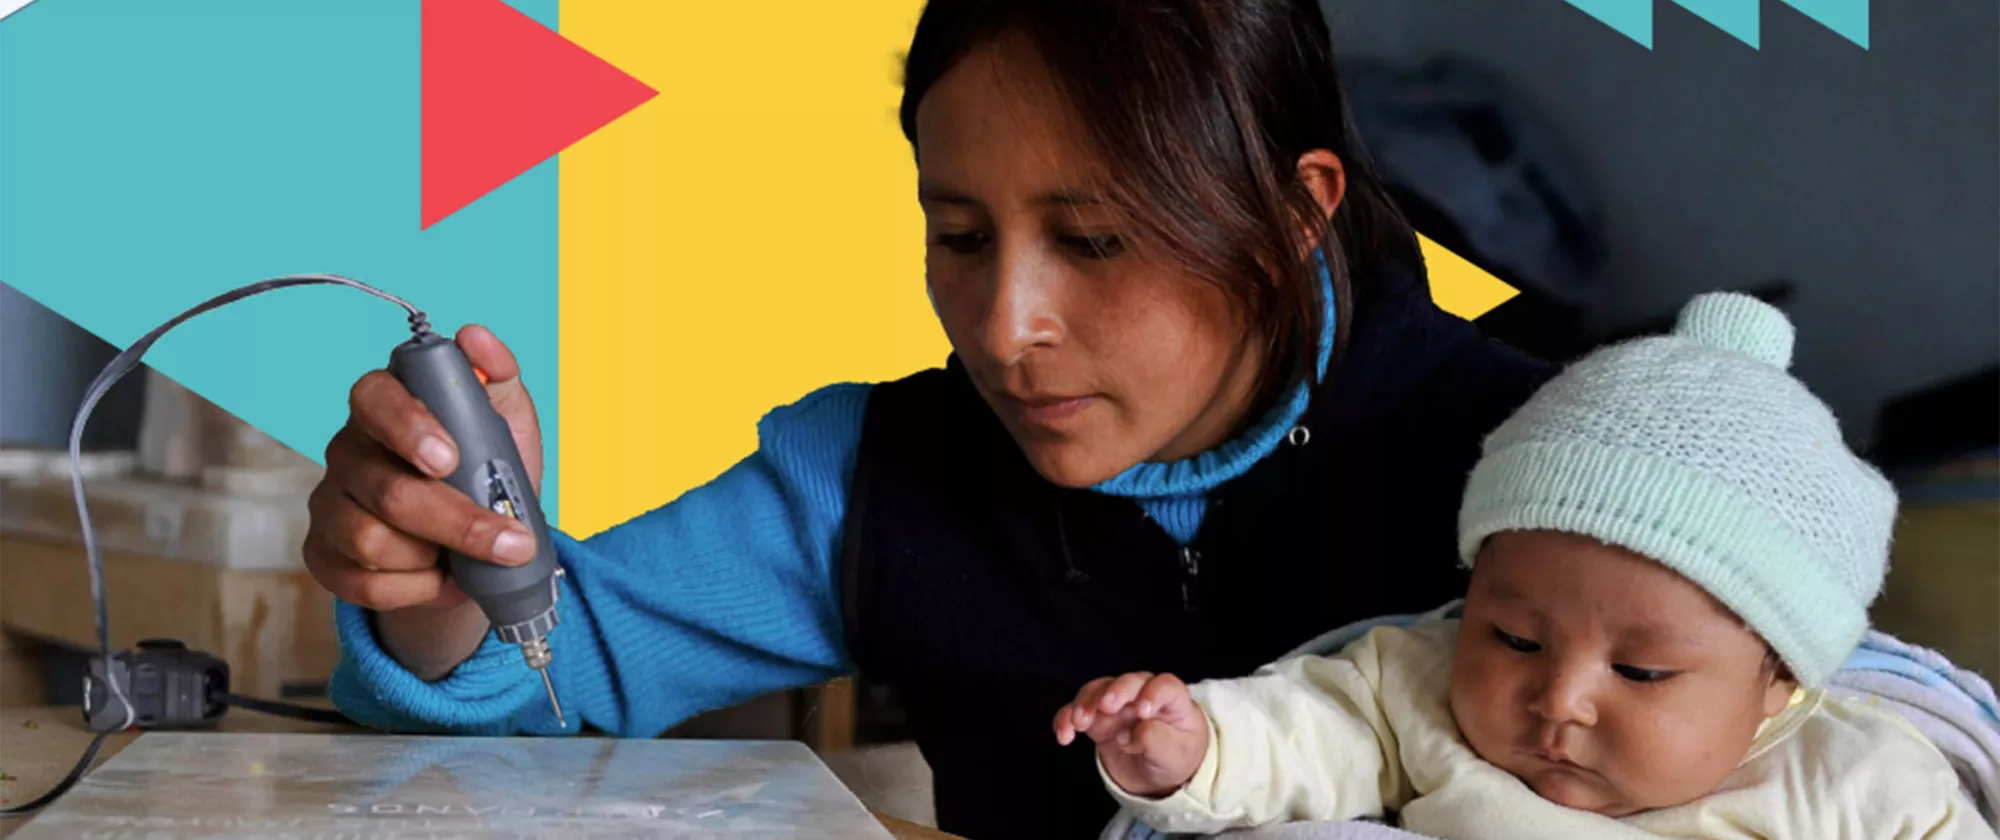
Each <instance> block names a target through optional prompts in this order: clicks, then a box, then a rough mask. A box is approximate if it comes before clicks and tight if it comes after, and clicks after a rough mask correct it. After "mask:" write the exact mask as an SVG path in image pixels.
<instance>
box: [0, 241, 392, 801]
mask: <svg viewBox="0 0 2000 840" xmlns="http://www.w3.org/2000/svg"><path fill="white" fill-rule="evenodd" d="M318 284H330V285H338V286H347V287H349V288H352V289H358V290H360V291H363V292H367V293H368V294H371V295H374V296H376V297H378V298H381V299H383V300H386V301H389V302H390V303H394V304H396V305H398V306H401V307H403V309H404V310H406V311H407V312H409V315H410V331H411V332H413V333H415V334H416V335H417V336H418V337H423V336H428V335H429V334H430V332H431V327H430V321H429V319H428V318H427V317H426V316H425V315H424V313H423V311H422V310H419V309H417V308H416V307H415V306H412V305H410V304H409V303H408V302H407V301H404V300H403V299H402V298H399V297H396V296H395V295H392V294H389V293H388V292H384V291H381V290H379V289H376V288H374V287H372V286H369V285H367V284H365V283H362V282H360V281H358V280H351V279H349V278H346V277H342V276H340V275H337V274H296V275H291V276H287V277H276V278H272V279H269V280H263V281H259V282H256V283H252V284H250V285H247V286H243V287H240V288H237V289H232V290H230V291H228V292H225V293H223V294H220V295H217V296H215V297H213V298H210V299H208V300H207V301H204V302H202V303H201V304H199V305H197V306H195V307H194V308H192V309H189V310H188V311H186V312H183V313H181V314H180V315H178V316H176V317H175V318H174V319H173V320H171V321H168V322H166V323H164V324H161V325H160V326H158V327H154V328H153V331H152V332H149V333H147V334H146V335H145V337H143V338H141V339H139V340H138V341H135V342H133V343H132V346H130V347H127V348H125V351H124V352H122V353H119V354H118V356H117V357H116V358H113V359H112V360H111V362H110V363H109V364H106V365H105V366H104V371H103V372H102V373H99V374H98V375H97V378H96V379H95V380H93V381H92V382H91V383H90V388H89V389H88V390H86V391H85V392H84V398H83V405H82V406H81V407H79V408H78V409H77V412H76V420H75V422H74V423H72V424H71V426H70V431H69V461H70V487H71V490H72V491H73V492H74V493H75V495H76V515H77V523H78V525H79V526H81V528H82V530H83V547H84V552H85V553H86V554H87V555H88V556H89V558H90V597H91V600H92V601H93V605H92V606H93V609H94V611H95V613H96V619H97V647H98V655H99V657H100V658H99V660H98V662H97V663H93V668H92V670H93V678H92V679H90V680H89V681H88V683H87V685H92V686H94V685H95V684H96V683H98V682H102V683H103V684H104V686H105V688H106V690H107V694H108V695H109V697H108V700H109V701H110V702H114V703H115V704H116V705H115V706H114V707H113V708H112V709H110V710H109V711H111V712H112V716H111V718H110V720H113V721H120V722H118V723H117V724H116V725H115V726H112V727H110V728H107V729H104V730H102V731H99V732H98V733H97V736H96V737H95V738H92V739H91V741H90V746H89V747H88V748H86V749H85V750H84V751H83V757H81V758H79V759H77V762H76V766H75V767H72V768H70V771H69V775H67V776H64V777H63V779H62V781H60V782H57V783H56V786H55V788H54V789H52V790H50V791H49V792H47V793H44V794H42V795H41V796H40V797H37V798H36V799H35V800H34V801H33V802H29V803H26V804H24V805H16V806H14V807H11V808H5V809H0V817H18V816H22V815H25V814H29V813H32V812H34V811H37V810H40V809H41V808H43V807H44V806H47V805H48V804H49V803H50V802H53V801H55V800H56V798H57V797H60V796H62V795H63V794H64V793H66V792H68V791H69V789H70V787H71V786H73V785H75V784H76V782H77V780H78V779H81V778H82V777H83V774H84V772H85V771H86V770H88V769H89V768H90V763H91V761H93V760H95V759H96V758H97V753H98V751H99V750H100V749H102V748H103V746H104V739H105V738H107V737H109V736H110V735H111V734H112V733H113V732H119V731H124V730H127V729H130V728H132V726H133V725H134V724H137V723H139V722H140V720H139V714H138V711H137V710H136V709H135V708H134V706H133V702H132V698H131V697H130V696H129V695H128V694H127V693H126V689H127V688H128V687H129V685H128V684H127V683H128V682H129V680H130V677H129V676H128V674H129V673H132V672H133V669H130V668H127V667H121V665H122V662H121V661H120V660H118V659H117V657H114V656H113V653H112V650H111V618H110V614H109V610H108V609H107V608H106V606H105V601H104V558H103V557H102V556H100V555H99V553H98V549H97V535H96V534H95V533H94V532H93V531H92V529H91V526H90V506H89V505H88V504H87V503H86V502H85V501H84V493H83V469H82V466H81V461H82V457H83V456H82V452H83V428H84V423H85V421H87V420H89V419H90V412H91V410H92V409H94V408H96V407H97V402H98V400H101V399H103V398H104V394H105V392H107V391H109V390H111V386H113V385H116V384H117V383H118V380H120V379H122V378H124V376H125V374H127V373H130V372H131V371H132V369H133V368H135V367H138V366H139V358H140V357H141V356H144V355H145V354H146V351H147V350H148V349H149V348H151V347H152V346H153V343H154V342H156V341H159V340H160V337H161V336H163V335H166V333H167V331H168V330H171V329H173V328H174V327H177V326H180V324H181V323H182V322H184V321H186V320H188V319H189V318H193V317H194V316H196V315H200V314H202V313H203V312H207V311H209V310H211V309H215V308H217V307H221V306H224V305H226V304H229V303H233V302H235V301H238V300H242V299H243V298H246V297H250V296H251V295H255V294H261V293H263V292H268V291H271V290H272V289H282V288H286V287H290V286H307V285H318ZM143 647H144V645H142V648H143ZM99 667H101V668H102V671H103V679H96V678H95V672H96V670H97V669H98V668H99ZM85 694H86V696H85V697H84V703H85V706H86V708H87V707H88V706H89V705H90V703H91V700H92V698H91V696H90V694H91V692H90V691H89V690H88V689H87V690H86V692H85ZM224 699H225V700H226V702H227V704H228V705H230V706H235V707H237V708H242V709H248V710H250V711H256V712H263V713H265V714H271V715H280V716H284V717H292V718H298V719H300V720H307V721H313V722H316V723H344V724H352V723H354V721H353V720H351V719H350V718H348V717H347V716H346V715H343V714H341V713H339V712H336V711H333V710H330V709H319V708H314V707H311V706H300V705H296V704H292V703H284V702H279V701H276V700H262V699H258V698H254V697H245V696H243V695H240V694H228V695H227V696H226V697H225V698H224ZM169 702H171V701H169ZM93 728H95V727H93Z"/></svg>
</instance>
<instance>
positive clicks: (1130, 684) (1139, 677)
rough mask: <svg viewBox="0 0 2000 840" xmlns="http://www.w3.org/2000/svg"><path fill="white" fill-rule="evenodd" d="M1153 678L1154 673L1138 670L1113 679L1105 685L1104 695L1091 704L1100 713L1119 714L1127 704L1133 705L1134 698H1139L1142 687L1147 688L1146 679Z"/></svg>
mask: <svg viewBox="0 0 2000 840" xmlns="http://www.w3.org/2000/svg"><path fill="white" fill-rule="evenodd" d="M1152 678H1153V675H1152V674H1148V673H1145V672H1136V673H1131V674H1126V675H1125V676H1122V677H1119V678H1118V679H1115V680H1112V681H1111V684H1110V685H1109V686H1106V687H1105V689H1104V696H1103V697H1102V698H1100V699H1099V700H1098V701H1097V702H1096V703H1093V704H1091V708H1092V709H1094V710H1096V711H1097V713H1098V714H1105V715H1115V714H1118V713H1119V712H1122V711H1124V710H1125V707H1126V706H1129V705H1131V704H1132V701H1133V700H1137V699H1138V698H1139V691H1140V689H1143V688H1145V687H1146V681H1147V680H1150V679H1152Z"/></svg>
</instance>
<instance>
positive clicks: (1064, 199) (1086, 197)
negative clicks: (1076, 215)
mask: <svg viewBox="0 0 2000 840" xmlns="http://www.w3.org/2000/svg"><path fill="white" fill-rule="evenodd" d="M1035 203H1036V204H1057V205H1062V206H1065V207H1083V206H1087V205H1092V204H1103V203H1104V200H1103V199H1101V198H1098V197H1097V196H1095V195H1092V194H1090V193H1081V192H1071V191H1068V190H1053V191H1050V192H1045V193H1042V194H1041V195H1038V196H1035Z"/></svg>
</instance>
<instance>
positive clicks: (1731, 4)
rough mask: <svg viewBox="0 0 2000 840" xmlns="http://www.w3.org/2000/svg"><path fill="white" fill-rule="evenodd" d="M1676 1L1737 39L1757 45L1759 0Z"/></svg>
mask: <svg viewBox="0 0 2000 840" xmlns="http://www.w3.org/2000/svg"><path fill="white" fill-rule="evenodd" d="M1674 3H1675V5H1678V6H1680V7H1681V8H1683V9H1686V10H1688V11H1690V12H1693V13H1694V14H1695V16H1696V17H1699V18H1701V19H1702V20H1705V21H1708V22H1709V23H1710V24H1713V25H1714V26H1715V28H1717V29H1720V30H1722V31H1724V32H1727V33H1729V34H1730V35H1731V36H1732V37H1734V38H1735V39H1736V40H1738V41H1742V42H1743V43H1745V44H1749V45H1750V46H1752V47H1755V46H1757V41H1758V37H1757V36H1758V31H1757V21H1758V16H1757V3H1758V0H1674Z"/></svg>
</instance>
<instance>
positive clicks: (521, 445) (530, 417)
mask: <svg viewBox="0 0 2000 840" xmlns="http://www.w3.org/2000/svg"><path fill="white" fill-rule="evenodd" d="M455 340H456V341H457V342H458V348H459V350H461V351H463V352H464V353H465V358H466V361H469V362H471V363H472V367H473V369H474V370H476V371H478V372H479V375H480V377H481V378H482V379H483V380H484V381H485V384H486V394H487V397H488V398H490V399H492V400H493V409H494V410H495V411H498V412H500V416H501V417H504V418H506V420H507V426H508V428H509V430H510V431H512V432H513V433H514V446H515V448H516V449H519V450H520V452H521V465H522V466H524V467H527V468H528V476H529V481H530V483H531V484H532V485H534V488H535V492H536V493H540V492H541V489H542V431H541V423H540V422H539V421H538V420H537V419H536V417H535V404H534V401H533V400H532V399H530V398H529V397H528V389H527V388H526V387H524V386H523V385H522V384H521V366H520V364H519V363H518V362H516V361H515V360H514V353H513V351H511V350H508V349H507V345H506V344H505V343H503V342H501V341H500V338H499V337H498V336H496V335H494V334H493V331H492V330H489V329H487V328H485V327H482V326H479V325H478V324H467V325H465V326H464V327H463V328H461V329H460V330H459V331H458V335H457V336H456V337H455Z"/></svg>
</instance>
